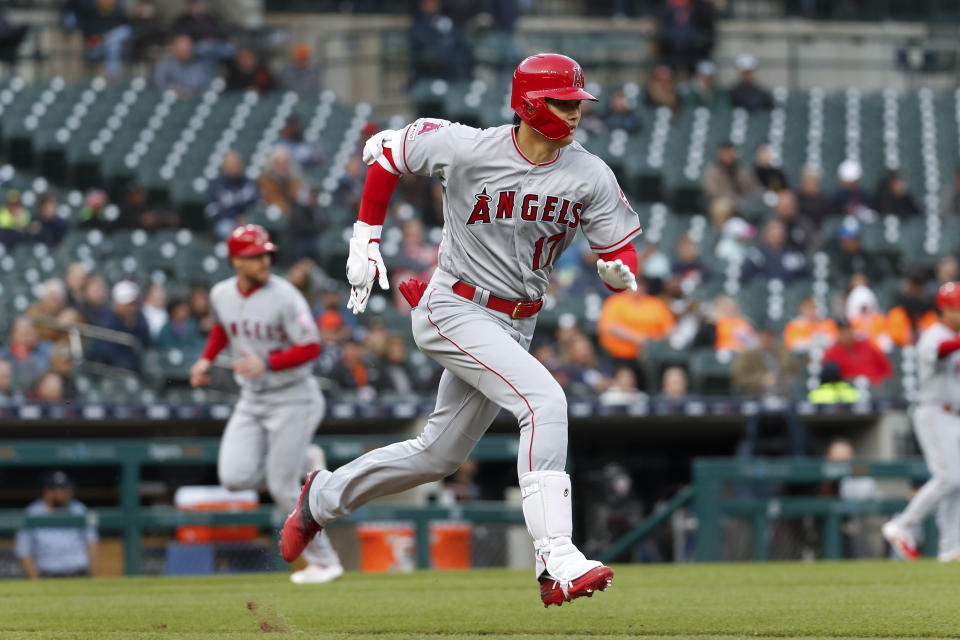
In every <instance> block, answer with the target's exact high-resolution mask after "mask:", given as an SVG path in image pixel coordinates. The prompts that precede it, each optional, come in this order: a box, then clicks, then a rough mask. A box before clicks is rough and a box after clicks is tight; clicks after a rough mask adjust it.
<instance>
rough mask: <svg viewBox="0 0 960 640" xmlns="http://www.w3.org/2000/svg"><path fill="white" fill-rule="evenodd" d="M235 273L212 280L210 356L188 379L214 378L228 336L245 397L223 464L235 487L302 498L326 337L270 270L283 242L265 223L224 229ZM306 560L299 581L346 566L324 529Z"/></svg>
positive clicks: (320, 410)
mask: <svg viewBox="0 0 960 640" xmlns="http://www.w3.org/2000/svg"><path fill="white" fill-rule="evenodd" d="M227 248H228V250H229V253H230V262H231V263H232V264H233V267H234V269H236V272H237V275H236V276H234V277H232V278H228V279H226V280H224V281H222V282H219V283H217V284H216V285H214V287H213V289H212V290H211V291H210V304H211V307H212V309H213V314H214V316H215V318H216V324H215V325H214V327H213V330H212V331H211V332H210V337H209V339H208V340H207V347H206V349H205V350H204V352H203V356H202V357H201V358H200V359H199V360H197V362H196V363H195V364H194V365H193V367H192V368H191V369H190V384H192V385H193V386H195V387H201V386H205V385H207V384H209V383H210V376H209V373H210V367H211V365H212V363H213V361H214V359H216V357H217V354H218V353H220V351H222V350H223V349H224V347H226V346H227V345H230V346H231V347H232V351H233V354H234V355H235V356H237V358H236V359H235V360H234V361H233V373H234V377H235V378H236V380H237V384H239V385H240V389H241V391H240V401H239V402H238V403H237V406H236V409H235V410H234V412H233V415H232V416H231V417H230V420H229V422H227V428H226V430H224V432H223V439H222V440H221V442H220V454H219V459H218V460H217V472H218V474H219V477H220V484H222V485H223V486H224V487H227V488H228V489H259V488H261V487H262V486H263V485H264V484H266V488H267V490H268V491H269V492H270V495H271V496H272V497H273V500H274V502H276V503H277V505H278V506H280V508H282V509H285V510H289V509H292V508H294V506H295V505H296V503H297V487H298V486H299V484H300V478H301V477H302V472H303V469H304V468H305V466H306V463H307V461H306V459H305V457H306V455H307V450H308V448H309V445H310V438H311V437H313V432H314V431H315V430H316V429H317V426H319V424H320V421H321V420H322V419H323V414H324V411H325V409H326V405H325V402H324V399H323V394H322V393H321V392H320V388H319V387H318V386H317V382H316V381H315V380H314V379H313V376H312V375H311V374H310V363H311V362H313V360H314V359H315V358H316V357H317V355H318V354H319V353H320V336H319V333H318V331H317V325H316V323H315V322H314V321H313V316H312V315H311V313H310V308H309V307H308V306H307V301H306V300H304V298H303V295H302V294H301V293H300V292H299V291H298V290H297V289H296V287H294V286H293V285H292V284H290V283H289V282H287V281H286V280H284V279H283V278H280V277H278V276H275V275H272V274H271V273H270V264H271V261H272V258H271V254H273V253H274V252H275V251H276V246H275V245H274V244H273V243H272V242H270V237H269V235H267V232H266V230H264V228H263V227H261V226H258V225H254V224H248V225H245V226H242V227H237V228H236V229H234V230H233V232H232V233H231V234H230V236H229V238H227ZM304 558H305V559H306V561H307V566H306V568H304V569H301V570H300V571H297V572H294V573H293V574H291V576H290V579H291V580H292V581H293V582H295V583H297V584H304V583H318V582H330V581H331V580H336V579H337V578H339V577H340V576H341V575H343V567H342V566H341V564H340V558H339V557H338V556H337V553H336V551H334V550H333V546H332V545H331V544H330V540H329V538H327V537H326V536H322V537H318V538H316V539H315V540H314V541H313V543H312V544H310V546H308V547H307V548H306V549H305V551H304Z"/></svg>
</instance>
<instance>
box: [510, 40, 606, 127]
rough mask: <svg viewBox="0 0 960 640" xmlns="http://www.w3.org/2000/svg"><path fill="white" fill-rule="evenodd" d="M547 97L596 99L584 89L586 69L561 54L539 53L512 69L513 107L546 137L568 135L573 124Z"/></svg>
mask: <svg viewBox="0 0 960 640" xmlns="http://www.w3.org/2000/svg"><path fill="white" fill-rule="evenodd" d="M545 98H554V99H556V100H596V98H594V97H593V96H592V95H590V94H589V93H587V92H586V91H584V90H583V69H581V68H580V65H579V64H577V61H576V60H574V59H572V58H568V57H567V56H562V55H560V54H559V53H538V54H537V55H535V56H530V57H529V58H527V59H526V60H524V61H523V62H521V63H520V66H518V67H517V70H516V71H514V72H513V92H512V94H511V95H510V108H511V109H513V110H514V112H516V114H517V115H518V116H520V119H521V120H523V121H524V122H526V123H527V124H528V125H530V126H531V127H533V128H534V129H536V130H537V131H539V132H540V133H541V134H543V136H544V137H545V138H548V139H550V140H560V139H562V138H565V137H567V136H568V135H569V134H570V126H569V125H568V124H567V123H566V122H564V121H563V119H561V118H560V117H558V116H557V115H556V114H554V113H553V112H552V111H550V108H549V107H547V103H546V100H545Z"/></svg>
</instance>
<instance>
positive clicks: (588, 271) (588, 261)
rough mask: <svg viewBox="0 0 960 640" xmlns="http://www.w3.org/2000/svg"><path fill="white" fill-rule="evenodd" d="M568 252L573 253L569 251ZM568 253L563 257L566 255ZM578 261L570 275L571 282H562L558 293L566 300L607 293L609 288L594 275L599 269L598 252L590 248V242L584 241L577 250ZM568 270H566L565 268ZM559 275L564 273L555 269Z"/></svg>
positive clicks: (568, 274)
mask: <svg viewBox="0 0 960 640" xmlns="http://www.w3.org/2000/svg"><path fill="white" fill-rule="evenodd" d="M567 253H573V252H572V251H569V252H567ZM566 255H567V254H566V253H565V254H564V255H563V256H562V257H561V258H563V257H566ZM576 257H577V262H576V264H574V265H573V266H572V267H571V269H570V270H569V273H567V274H566V275H567V276H568V278H569V280H568V282H569V284H567V283H561V284H560V286H559V291H558V292H557V293H558V295H561V296H562V297H563V298H564V299H566V300H576V299H583V297H584V296H587V295H589V294H596V295H600V296H603V295H606V293H607V289H606V287H604V286H603V283H602V282H597V279H596V278H594V277H593V274H594V272H595V271H596V270H597V254H595V253H594V252H593V251H591V250H590V245H589V244H588V243H583V245H582V246H581V247H580V249H579V251H578V252H577V256H576ZM565 271H566V270H565ZM554 274H556V275H557V276H558V277H560V276H562V275H564V274H562V273H558V272H557V271H554Z"/></svg>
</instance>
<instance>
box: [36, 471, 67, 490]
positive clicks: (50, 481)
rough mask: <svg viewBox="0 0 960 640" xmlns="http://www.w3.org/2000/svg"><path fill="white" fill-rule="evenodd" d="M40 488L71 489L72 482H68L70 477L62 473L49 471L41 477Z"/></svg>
mask: <svg viewBox="0 0 960 640" xmlns="http://www.w3.org/2000/svg"><path fill="white" fill-rule="evenodd" d="M40 487H41V488H42V489H72V488H73V482H71V481H70V476H68V475H67V474H66V473H64V472H63V471H51V472H50V473H48V474H46V475H45V476H43V479H42V480H41V481H40Z"/></svg>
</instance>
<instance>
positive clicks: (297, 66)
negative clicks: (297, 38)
mask: <svg viewBox="0 0 960 640" xmlns="http://www.w3.org/2000/svg"><path fill="white" fill-rule="evenodd" d="M277 80H278V82H279V83H280V88H281V89H283V90H284V91H296V92H297V93H299V94H301V95H304V96H311V97H317V96H319V95H320V94H321V93H322V92H323V69H321V68H320V66H319V65H316V64H313V48H312V47H311V46H310V45H309V44H307V43H306V42H297V43H296V44H294V45H293V47H292V48H291V49H290V63H289V64H287V66H285V67H284V68H283V69H281V70H280V73H278V74H277Z"/></svg>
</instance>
